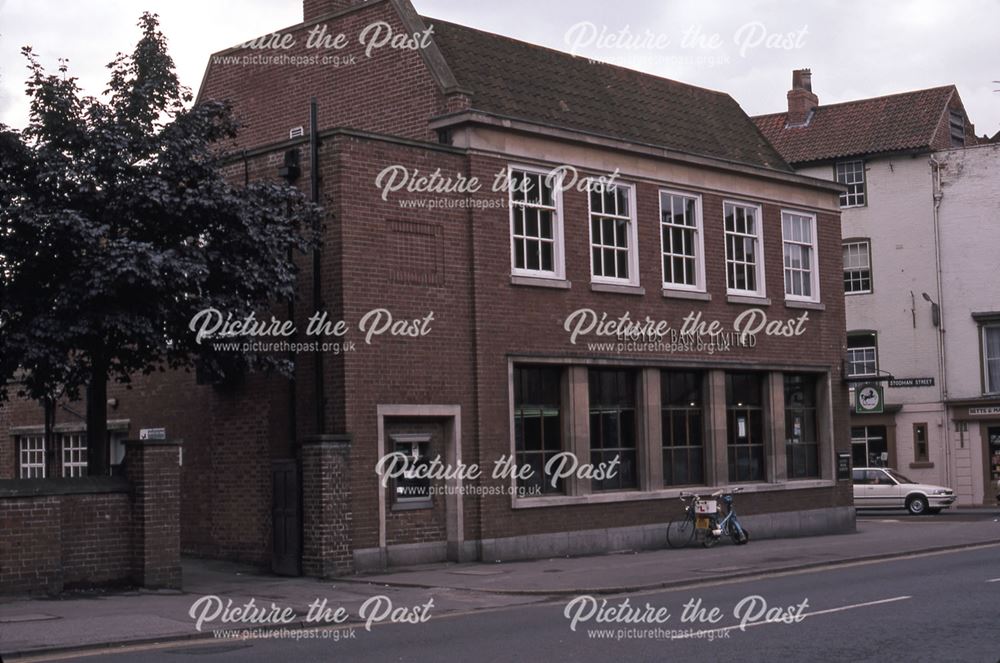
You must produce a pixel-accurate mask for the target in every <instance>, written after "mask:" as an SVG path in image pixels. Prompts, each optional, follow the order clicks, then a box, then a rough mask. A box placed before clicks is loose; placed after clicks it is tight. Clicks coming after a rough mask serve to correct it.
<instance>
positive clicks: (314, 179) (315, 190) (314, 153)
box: [309, 97, 326, 435]
mask: <svg viewBox="0 0 1000 663" xmlns="http://www.w3.org/2000/svg"><path fill="white" fill-rule="evenodd" d="M309 178H310V184H311V187H310V188H311V194H312V202H313V203H315V204H317V205H318V204H319V121H318V119H317V111H316V97H313V98H312V99H311V100H310V102H309ZM318 223H319V222H318V221H317V227H315V228H314V230H316V231H318V230H319V227H318ZM319 268H320V247H319V246H317V247H316V248H314V249H313V312H314V313H318V312H320V311H321V310H322V308H323V296H322V292H321V290H320V285H321V283H322V280H321V278H320V269H319ZM313 357H314V360H315V368H316V375H315V380H316V433H317V434H318V435H323V434H324V433H326V416H325V410H326V395H325V389H324V387H323V351H322V350H321V349H319V348H318V347H317V349H316V352H315V354H314V355H313Z"/></svg>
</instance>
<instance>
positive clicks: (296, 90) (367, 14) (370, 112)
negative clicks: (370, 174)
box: [199, 2, 464, 147]
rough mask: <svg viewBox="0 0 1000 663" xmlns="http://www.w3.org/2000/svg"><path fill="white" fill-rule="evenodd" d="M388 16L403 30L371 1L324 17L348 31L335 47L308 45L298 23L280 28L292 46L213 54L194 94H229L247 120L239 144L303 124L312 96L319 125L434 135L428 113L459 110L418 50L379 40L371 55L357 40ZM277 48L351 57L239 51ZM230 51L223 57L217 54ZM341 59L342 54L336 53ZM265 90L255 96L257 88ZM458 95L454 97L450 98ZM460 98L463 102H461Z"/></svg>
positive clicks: (270, 138) (397, 24) (334, 30)
mask: <svg viewBox="0 0 1000 663" xmlns="http://www.w3.org/2000/svg"><path fill="white" fill-rule="evenodd" d="M376 21H386V22H388V23H389V25H390V26H391V27H392V30H393V34H402V33H405V32H406V29H405V27H404V26H403V23H402V21H401V20H400V18H399V17H398V16H397V14H396V12H395V11H394V10H393V9H392V7H391V5H390V3H388V2H377V3H374V4H372V5H371V6H369V7H365V8H361V9H359V10H358V11H354V12H350V13H348V14H346V15H343V16H340V17H337V18H334V19H331V20H329V21H324V23H326V24H327V26H328V32H329V34H332V35H336V34H339V33H343V34H344V35H346V37H347V39H348V41H349V45H348V46H346V47H345V48H343V49H340V50H329V51H328V50H326V49H316V48H306V42H307V39H308V34H307V33H308V31H309V29H310V28H312V27H313V26H312V25H303V26H300V27H298V28H297V29H295V30H292V31H289V32H285V33H282V34H288V35H291V36H292V37H293V38H294V39H295V44H296V45H295V47H294V48H292V49H289V50H282V51H267V50H263V51H262V50H250V49H238V50H234V51H231V52H227V53H223V54H220V55H219V56H213V57H212V62H210V64H209V66H208V70H207V72H206V75H205V80H204V84H203V86H202V88H201V90H200V92H199V99H201V100H209V99H218V100H229V101H230V102H232V104H233V106H234V108H235V110H236V114H237V117H239V118H240V119H241V121H242V122H243V123H244V124H245V128H244V130H243V131H242V132H241V134H240V136H239V138H238V139H237V145H238V146H239V147H246V146H259V145H264V144H269V143H276V142H280V141H284V140H287V139H288V132H289V130H290V129H291V128H293V127H304V128H305V130H306V132H307V133H308V131H309V100H310V98H311V97H316V98H317V100H318V107H319V111H318V115H319V126H320V128H321V129H329V128H332V127H351V128H353V129H359V130H365V131H373V132H381V133H386V134H393V135H397V136H405V137H408V138H418V139H425V140H434V132H432V131H431V130H430V129H429V128H428V126H427V123H428V120H429V119H430V118H431V117H433V116H435V115H440V114H442V113H444V112H445V111H446V110H457V108H456V107H455V105H454V103H453V104H452V105H450V106H449V104H448V100H447V99H446V97H445V96H444V95H443V94H442V93H441V92H440V90H439V88H438V86H437V84H436V83H435V81H434V79H433V78H432V77H431V75H430V73H429V71H428V70H427V68H426V66H425V65H424V62H423V59H422V56H421V55H420V53H419V52H418V51H416V50H403V49H392V48H388V47H385V48H380V49H376V50H374V51H373V53H372V55H371V57H368V56H366V55H365V49H364V47H363V46H362V44H361V43H359V35H360V34H361V33H362V31H363V30H364V29H365V27H366V26H368V25H370V24H372V23H374V22H376ZM261 55H263V56H267V55H281V56H290V57H294V58H302V57H305V58H310V57H323V56H324V55H333V56H337V57H340V58H345V57H346V58H351V57H353V58H354V60H355V61H354V62H353V63H350V62H349V63H347V64H341V65H340V66H337V65H334V64H330V63H328V64H326V65H324V64H322V63H321V62H313V63H309V64H292V63H289V64H274V63H268V64H250V65H246V66H244V65H243V64H242V63H243V60H242V58H243V57H244V56H249V57H253V56H261ZM224 57H231V58H236V61H235V63H234V62H233V61H228V62H227V61H226V60H223V59H221V58H224ZM340 62H344V60H341V61H340ZM262 94H267V98H266V101H265V102H264V103H262V102H261V95H262ZM457 98H459V97H456V99H457ZM455 103H459V106H460V107H461V106H462V105H464V102H455Z"/></svg>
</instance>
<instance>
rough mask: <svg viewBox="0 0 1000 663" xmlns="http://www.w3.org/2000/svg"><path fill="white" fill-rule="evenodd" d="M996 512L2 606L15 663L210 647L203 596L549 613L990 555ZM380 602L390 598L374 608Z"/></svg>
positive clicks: (231, 576)
mask: <svg viewBox="0 0 1000 663" xmlns="http://www.w3.org/2000/svg"><path fill="white" fill-rule="evenodd" d="M993 513H994V511H993V510H982V511H981V512H971V511H968V510H964V509H963V510H962V511H961V512H956V515H942V516H938V517H911V516H907V515H902V514H898V513H889V514H887V515H881V514H876V515H869V516H865V517H862V518H859V519H858V531H857V532H856V533H852V534H841V535H830V536H820V537H804V538H797V539H775V540H762V541H751V542H750V544H749V545H746V546H734V545H732V544H729V543H727V542H722V543H720V544H719V545H718V546H717V547H715V548H712V549H708V550H706V549H703V548H700V547H694V548H687V549H682V550H669V549H666V550H655V551H644V552H625V551H623V552H621V553H617V554H608V555H600V556H592V557H576V558H552V559H543V560H535V561H525V562H509V563H502V564H490V563H469V564H451V563H443V564H432V565H423V566H419V567H411V568H399V569H394V570H393V571H392V572H390V573H380V574H374V575H367V576H352V577H350V578H342V579H337V580H333V581H321V580H316V579H312V578H280V577H276V576H272V575H267V574H263V573H260V572H258V571H255V570H254V569H251V568H247V567H241V566H238V565H233V564H229V563H223V562H212V561H204V560H193V559H192V560H185V564H184V590H183V591H162V592H153V591H143V590H134V591H119V592H91V593H71V594H66V595H64V596H61V597H58V598H4V599H0V656H2V660H4V661H11V660H16V659H17V658H19V657H27V656H31V655H36V656H37V655H39V654H41V653H55V652H72V651H80V650H85V649H91V648H101V647H112V646H114V645H117V644H123V643H140V642H141V643H152V642H168V641H172V640H194V639H200V638H212V637H213V636H212V634H211V630H213V629H229V630H232V629H233V628H234V626H237V627H238V626H241V624H239V623H237V624H233V623H221V622H220V621H219V620H216V621H208V622H206V623H205V624H203V625H202V630H201V631H199V630H197V628H196V625H195V619H194V618H192V616H191V615H190V614H189V611H190V610H191V609H192V605H193V604H194V603H195V602H196V601H198V600H199V599H200V598H201V597H205V596H217V597H220V598H221V599H222V602H223V603H225V602H227V601H232V605H233V606H242V605H244V604H245V603H247V602H248V601H250V600H251V599H253V601H254V602H255V604H256V605H257V606H261V607H269V606H270V605H271V604H272V603H273V604H274V605H276V606H278V607H280V608H291V610H292V611H293V612H294V613H295V616H296V618H295V619H294V620H293V621H291V622H289V623H287V624H285V626H286V627H288V628H304V627H315V626H316V623H315V622H308V623H307V622H306V620H305V615H306V614H307V613H308V611H309V607H310V605H311V604H314V602H316V601H317V600H323V599H326V600H327V601H328V604H327V605H328V606H329V607H333V608H335V607H343V608H344V609H345V611H346V613H347V614H348V615H349V616H350V617H349V619H348V623H354V622H359V623H360V615H361V614H362V613H361V608H362V606H363V605H364V604H365V603H366V601H367V602H369V604H371V601H381V604H382V605H390V604H391V605H392V606H393V607H407V608H408V609H409V608H414V607H416V606H419V605H423V604H426V603H427V602H428V601H429V600H431V599H433V601H434V608H433V614H434V615H435V616H439V615H447V614H449V613H451V614H466V613H470V612H477V611H487V610H491V609H498V608H501V609H502V608H508V607H511V606H518V605H525V606H527V605H530V604H536V603H544V602H548V601H552V600H554V599H557V598H558V597H565V596H571V595H576V594H614V593H624V592H632V591H638V590H653V589H657V588H670V587H684V586H688V585H691V586H695V585H700V584H705V583H710V582H718V581H724V580H727V579H735V578H746V577H753V576H766V575H769V574H776V573H782V572H791V571H796V570H805V569H810V568H820V567H824V566H827V565H831V564H844V563H858V562H864V561H871V560H878V559H888V558H898V557H905V556H908V555H914V554H917V553H926V552H933V551H943V550H951V549H958V548H963V547H968V548H972V547H976V546H982V545H989V544H997V545H1000V522H996V521H995V519H994V516H993ZM376 597H382V598H376Z"/></svg>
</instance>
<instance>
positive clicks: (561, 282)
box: [510, 275, 573, 290]
mask: <svg viewBox="0 0 1000 663" xmlns="http://www.w3.org/2000/svg"><path fill="white" fill-rule="evenodd" d="M510 284H511V285H526V286H531V287H535V288H556V289H559V290H569V289H570V288H572V287H573V284H572V283H571V282H569V281H567V280H565V279H546V278H542V277H540V276H517V275H511V277H510Z"/></svg>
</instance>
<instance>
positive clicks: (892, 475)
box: [886, 469, 916, 483]
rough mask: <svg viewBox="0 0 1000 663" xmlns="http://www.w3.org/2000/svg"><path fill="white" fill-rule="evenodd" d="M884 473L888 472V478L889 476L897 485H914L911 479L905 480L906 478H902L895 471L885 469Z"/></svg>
mask: <svg viewBox="0 0 1000 663" xmlns="http://www.w3.org/2000/svg"><path fill="white" fill-rule="evenodd" d="M886 472H888V473H889V476H891V477H892V478H893V479H895V480H896V481H898V482H899V483H916V481H913V480H912V479H907V478H906V477H904V476H903V475H902V474H900V473H899V472H897V471H896V470H890V469H886Z"/></svg>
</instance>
